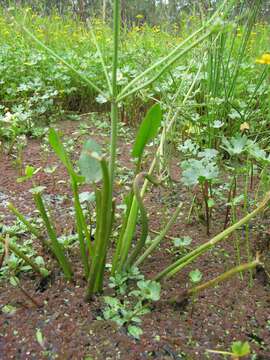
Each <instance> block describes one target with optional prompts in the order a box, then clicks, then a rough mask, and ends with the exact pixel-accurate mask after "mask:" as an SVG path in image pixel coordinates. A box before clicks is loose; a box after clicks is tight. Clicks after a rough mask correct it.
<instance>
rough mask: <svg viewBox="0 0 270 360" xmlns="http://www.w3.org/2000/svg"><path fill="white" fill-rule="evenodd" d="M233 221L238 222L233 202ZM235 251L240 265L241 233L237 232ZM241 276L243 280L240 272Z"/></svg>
mask: <svg viewBox="0 0 270 360" xmlns="http://www.w3.org/2000/svg"><path fill="white" fill-rule="evenodd" d="M232 222H233V224H235V223H236V222H237V216H236V206H235V205H234V204H233V203H232ZM235 251H236V258H237V263H238V265H240V263H241V253H240V240H239V235H238V233H237V232H236V233H235ZM240 278H241V280H243V275H242V274H240Z"/></svg>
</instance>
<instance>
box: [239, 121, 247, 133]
mask: <svg viewBox="0 0 270 360" xmlns="http://www.w3.org/2000/svg"><path fill="white" fill-rule="evenodd" d="M245 130H249V123H247V122H246V121H245V122H243V124H241V125H240V131H245Z"/></svg>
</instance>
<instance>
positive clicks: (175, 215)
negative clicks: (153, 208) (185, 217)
mask: <svg viewBox="0 0 270 360" xmlns="http://www.w3.org/2000/svg"><path fill="white" fill-rule="evenodd" d="M182 206H183V203H180V204H179V205H178V206H177V208H176V209H175V211H174V213H173V214H172V216H171V218H170V220H169V221H168V223H167V224H166V226H165V227H164V229H163V230H162V231H161V232H160V233H159V234H158V235H157V236H156V237H155V238H154V239H153V241H152V242H151V244H150V245H149V247H148V248H147V249H146V250H145V252H144V253H143V254H142V255H141V256H140V257H139V258H138V259H137V260H136V261H135V263H134V265H135V266H139V265H140V264H141V263H143V262H144V260H145V259H146V258H147V257H148V256H149V255H150V254H151V253H152V252H153V251H154V250H155V249H156V248H157V246H158V245H159V244H160V243H161V241H162V240H163V239H164V237H165V236H166V235H167V233H168V231H169V230H170V228H171V227H172V226H173V224H174V223H175V221H176V219H177V218H178V216H179V214H180V211H181V209H182Z"/></svg>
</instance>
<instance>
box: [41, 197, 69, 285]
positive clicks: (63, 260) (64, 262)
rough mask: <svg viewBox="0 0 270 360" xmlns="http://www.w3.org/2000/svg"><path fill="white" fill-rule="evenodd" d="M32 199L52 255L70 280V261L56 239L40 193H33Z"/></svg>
mask: <svg viewBox="0 0 270 360" xmlns="http://www.w3.org/2000/svg"><path fill="white" fill-rule="evenodd" d="M34 201H35V204H36V207H37V209H38V211H39V213H40V216H41V218H42V220H43V222H44V225H45V227H46V229H47V232H48V235H49V238H50V240H51V248H52V251H53V253H54V255H55V256H56V258H57V260H58V262H59V264H60V266H61V268H62V270H63V272H64V275H65V277H66V278H67V279H68V280H71V279H72V269H71V266H70V263H69V261H68V259H67V257H66V255H65V253H64V250H63V248H62V246H61V244H60V243H59V242H58V240H57V235H56V232H55V230H54V228H53V226H52V225H51V220H50V219H49V218H48V215H47V212H46V209H45V206H44V204H43V200H42V197H41V195H40V194H34Z"/></svg>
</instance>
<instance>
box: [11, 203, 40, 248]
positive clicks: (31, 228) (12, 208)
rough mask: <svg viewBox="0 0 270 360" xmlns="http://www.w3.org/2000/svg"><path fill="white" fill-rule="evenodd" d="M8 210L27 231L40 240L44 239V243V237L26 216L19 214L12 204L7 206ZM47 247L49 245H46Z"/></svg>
mask: <svg viewBox="0 0 270 360" xmlns="http://www.w3.org/2000/svg"><path fill="white" fill-rule="evenodd" d="M7 207H8V209H9V210H10V211H11V212H12V213H13V214H14V215H15V216H16V217H17V218H18V219H19V220H20V221H21V222H22V223H23V224H24V225H25V226H26V227H27V229H28V230H29V231H30V232H31V233H32V234H33V235H34V236H35V237H36V238H38V239H42V241H44V238H43V236H42V235H41V233H40V232H39V231H38V229H37V228H36V227H34V226H33V225H32V224H31V223H30V222H29V221H28V220H27V219H26V218H25V216H24V215H23V214H22V213H20V212H19V210H18V209H16V208H15V206H14V205H13V204H12V203H9V204H8V205H7ZM46 245H47V244H46Z"/></svg>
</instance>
